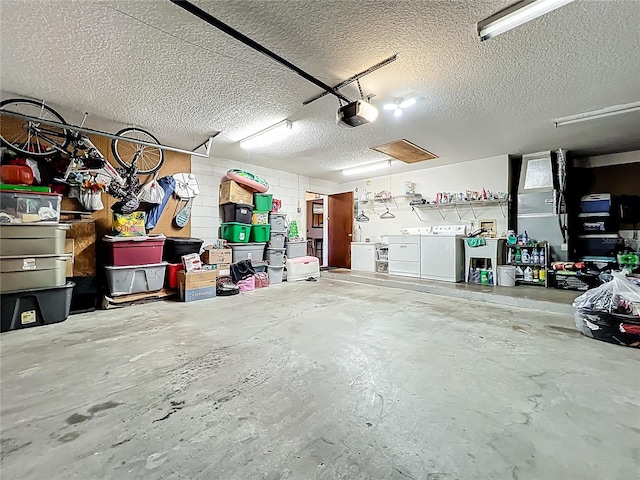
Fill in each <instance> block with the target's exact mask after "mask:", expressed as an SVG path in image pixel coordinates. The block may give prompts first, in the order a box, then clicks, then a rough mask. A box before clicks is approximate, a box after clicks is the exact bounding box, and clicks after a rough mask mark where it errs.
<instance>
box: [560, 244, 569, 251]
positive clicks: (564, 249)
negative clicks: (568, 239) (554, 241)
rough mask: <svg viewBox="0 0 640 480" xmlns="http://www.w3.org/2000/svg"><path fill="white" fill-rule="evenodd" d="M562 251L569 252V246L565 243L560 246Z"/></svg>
mask: <svg viewBox="0 0 640 480" xmlns="http://www.w3.org/2000/svg"><path fill="white" fill-rule="evenodd" d="M560 250H562V251H563V252H567V251H568V250H569V245H567V244H566V243H563V244H562V245H560Z"/></svg>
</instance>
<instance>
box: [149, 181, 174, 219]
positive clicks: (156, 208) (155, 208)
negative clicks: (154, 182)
mask: <svg viewBox="0 0 640 480" xmlns="http://www.w3.org/2000/svg"><path fill="white" fill-rule="evenodd" d="M158 183H159V184H160V186H161V187H162V190H164V197H163V198H162V203H159V204H156V205H152V206H151V207H150V208H149V210H148V211H147V223H146V225H145V227H146V229H147V231H150V230H153V229H154V228H156V225H157V224H158V220H160V216H161V215H162V212H163V211H164V209H165V207H166V206H167V202H168V201H169V199H170V198H171V195H173V190H174V189H175V188H176V181H175V180H174V178H173V177H172V176H171V175H168V176H166V177H162V178H161V179H160V180H158Z"/></svg>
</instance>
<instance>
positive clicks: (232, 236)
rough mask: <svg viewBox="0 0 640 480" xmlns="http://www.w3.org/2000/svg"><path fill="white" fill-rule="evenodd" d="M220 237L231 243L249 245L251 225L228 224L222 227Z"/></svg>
mask: <svg viewBox="0 0 640 480" xmlns="http://www.w3.org/2000/svg"><path fill="white" fill-rule="evenodd" d="M220 231H221V232H220V236H221V237H222V238H223V239H225V240H226V241H228V242H231V243H249V235H250V234H251V225H245V224H244V223H238V222H227V223H223V224H221V225H220Z"/></svg>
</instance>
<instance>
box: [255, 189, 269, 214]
mask: <svg viewBox="0 0 640 480" xmlns="http://www.w3.org/2000/svg"><path fill="white" fill-rule="evenodd" d="M272 200H273V195H272V194H270V193H254V194H253V204H254V205H255V209H256V210H257V211H260V212H269V211H271V201H272Z"/></svg>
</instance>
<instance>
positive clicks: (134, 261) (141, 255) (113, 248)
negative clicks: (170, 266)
mask: <svg viewBox="0 0 640 480" xmlns="http://www.w3.org/2000/svg"><path fill="white" fill-rule="evenodd" d="M120 238H126V239H127V240H120ZM103 240H104V242H105V243H106V246H107V251H108V252H109V254H108V260H107V262H108V263H109V264H111V265H113V266H114V267H126V266H129V265H141V264H145V265H146V264H151V263H160V262H161V261H162V251H163V249H164V240H165V239H164V237H159V238H153V237H152V238H145V237H116V238H113V237H105V238H103Z"/></svg>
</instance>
